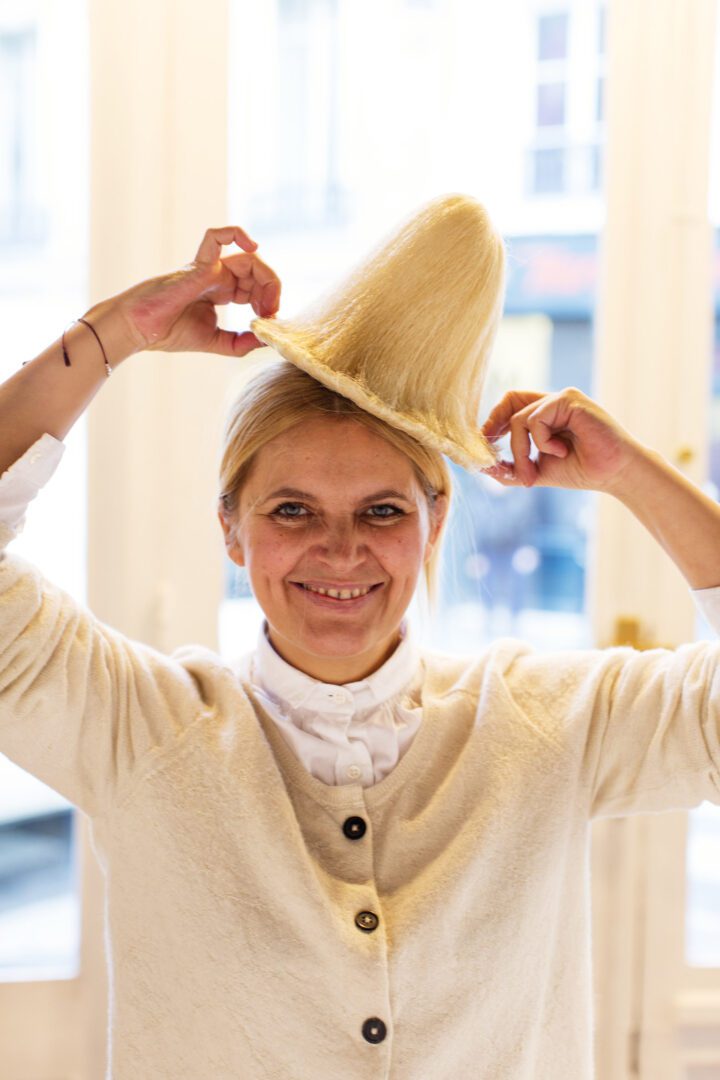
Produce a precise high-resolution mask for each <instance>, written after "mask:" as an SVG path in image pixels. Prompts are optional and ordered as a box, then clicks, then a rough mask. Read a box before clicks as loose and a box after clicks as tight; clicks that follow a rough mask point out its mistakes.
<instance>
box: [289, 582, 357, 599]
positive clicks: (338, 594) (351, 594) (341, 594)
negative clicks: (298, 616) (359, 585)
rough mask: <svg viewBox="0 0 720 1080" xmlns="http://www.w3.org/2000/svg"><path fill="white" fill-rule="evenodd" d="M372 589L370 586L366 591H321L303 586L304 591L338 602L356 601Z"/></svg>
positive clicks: (311, 586)
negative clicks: (357, 597) (356, 598)
mask: <svg viewBox="0 0 720 1080" xmlns="http://www.w3.org/2000/svg"><path fill="white" fill-rule="evenodd" d="M371 588H372V586H371V585H368V587H367V588H366V589H320V588H318V587H316V586H315V585H303V589H308V590H309V591H310V592H315V593H320V595H321V596H332V597H334V598H335V599H336V600H354V599H355V597H356V596H366V595H367V594H368V593H369V592H370V589H371Z"/></svg>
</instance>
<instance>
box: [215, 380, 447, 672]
mask: <svg viewBox="0 0 720 1080" xmlns="http://www.w3.org/2000/svg"><path fill="white" fill-rule="evenodd" d="M330 464H332V467H331V468H329V465H330ZM283 481H284V482H285V483H284V484H283ZM288 482H289V483H288ZM278 483H280V484H283V486H278ZM220 484H221V492H222V494H221V496H220V500H219V508H218V516H219V519H220V522H221V525H222V527H223V532H224V534H225V542H226V547H227V552H228V555H229V557H230V558H231V559H232V560H233V562H235V563H236V564H237V565H238V566H245V567H246V570H247V572H248V575H249V579H250V582H251V585H252V589H253V593H254V595H255V597H256V599H257V600H258V602H259V604H260V605H261V607H262V608H263V611H264V613H265V615H266V618H267V623H268V637H269V639H270V641H271V643H272V644H273V646H274V647H275V649H276V651H277V652H278V653H279V654H280V655H281V656H282V657H283V658H284V659H285V660H287V661H288V662H289V663H291V664H292V665H293V666H294V667H297V668H298V669H300V670H301V671H303V672H305V673H306V674H308V675H311V676H312V677H314V678H317V679H322V680H323V681H325V682H328V683H345V682H350V681H354V680H357V679H361V678H365V677H366V676H367V675H368V674H370V673H371V672H372V671H375V670H376V669H377V668H378V667H380V666H381V665H382V664H383V663H384V661H385V660H386V659H387V658H388V657H389V656H390V655H391V654H392V652H393V651H394V649H395V648H396V646H397V644H398V641H399V634H400V623H401V621H402V618H403V615H404V614H405V611H406V609H407V607H408V605H409V604H410V601H411V599H412V596H413V594H414V592H415V587H416V584H417V581H418V577H419V575H420V573H421V571H422V572H423V573H424V576H425V582H426V587H427V591H428V596H429V599H430V602H431V605H432V604H434V603H435V602H436V600H437V566H438V559H439V555H440V547H441V542H442V536H443V531H444V527H445V524H446V522H447V514H448V508H449V502H450V498H451V491H452V482H451V479H450V474H449V470H448V468H447V465H446V463H445V461H444V459H443V456H442V454H440V453H439V452H437V451H435V450H432V449H431V448H428V447H425V446H423V445H422V444H421V443H419V442H418V441H417V440H416V439H414V438H413V436H412V435H410V434H408V433H406V432H404V431H401V430H400V429H398V428H394V427H391V426H390V425H389V424H387V423H386V422H385V421H384V420H382V419H380V418H378V417H376V416H374V415H373V414H372V413H369V412H366V411H365V410H364V409H361V408H360V407H359V406H358V405H356V404H355V403H354V402H352V401H350V400H349V399H348V398H346V397H343V396H342V395H340V394H338V393H336V392H335V391H333V390H330V389H329V388H328V387H326V386H324V385H323V384H322V383H319V382H318V381H317V380H316V379H313V378H312V377H311V376H310V375H308V374H307V373H306V372H304V371H301V370H300V369H299V368H297V367H295V365H293V364H291V363H288V362H287V361H285V360H279V361H277V362H275V363H272V364H270V365H268V366H267V367H266V368H264V369H263V370H262V371H261V372H260V373H259V374H257V375H256V376H255V377H254V378H253V379H252V380H251V381H250V382H249V383H248V384H247V385H246V387H245V389H244V391H243V393H242V395H241V396H240V397H239V398H238V399H237V401H236V402H235V403H234V405H233V406H232V408H231V410H230V414H229V417H228V421H227V424H226V429H225V435H224V448H223V453H222V459H221V464H220ZM290 498H291V499H292V500H293V501H292V502H288V501H284V502H278V500H279V499H285V500H287V499H290ZM388 499H393V500H394V502H387V501H384V500H388ZM332 593H334V594H335V595H332Z"/></svg>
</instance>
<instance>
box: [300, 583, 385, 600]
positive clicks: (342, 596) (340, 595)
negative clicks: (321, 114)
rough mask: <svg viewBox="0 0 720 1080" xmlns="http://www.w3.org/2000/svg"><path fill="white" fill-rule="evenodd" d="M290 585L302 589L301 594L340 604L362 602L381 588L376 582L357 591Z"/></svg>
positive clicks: (380, 584)
mask: <svg viewBox="0 0 720 1080" xmlns="http://www.w3.org/2000/svg"><path fill="white" fill-rule="evenodd" d="M291 584H292V585H294V586H295V588H296V589H302V590H303V592H308V593H311V594H313V595H314V596H321V597H322V598H323V599H324V600H334V601H336V602H337V603H340V604H343V603H345V604H347V603H349V602H351V601H352V600H362V599H363V598H364V597H366V596H369V595H370V593H371V592H374V591H375V590H377V589H379V588H380V587H381V586H382V584H383V583H382V582H381V581H380V582H378V583H377V584H376V585H367V586H365V587H364V588H357V589H321V588H320V587H319V586H316V585H307V584H305V583H304V582H302V581H293V582H291Z"/></svg>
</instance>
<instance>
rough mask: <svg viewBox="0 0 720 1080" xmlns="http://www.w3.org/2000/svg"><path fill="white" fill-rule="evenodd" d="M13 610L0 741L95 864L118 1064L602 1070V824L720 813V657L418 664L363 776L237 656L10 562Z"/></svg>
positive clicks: (282, 1071)
mask: <svg viewBox="0 0 720 1080" xmlns="http://www.w3.org/2000/svg"><path fill="white" fill-rule="evenodd" d="M13 534H14V533H13V529H12V528H11V527H10V526H8V525H0V547H4V546H5V545H6V544H7V542H8V541H9V539H11V538H12V535H13ZM0 597H1V600H0V603H1V604H2V606H1V608H0V611H1V612H2V617H1V618H0V751H2V752H4V753H6V754H7V755H8V757H10V758H11V759H12V760H14V761H16V762H17V763H18V764H19V765H21V766H22V767H23V768H25V769H27V770H28V771H29V772H31V773H33V774H34V775H36V776H38V777H39V778H40V779H42V780H43V781H45V782H46V783H47V784H49V785H50V786H51V787H53V788H55V789H56V790H58V791H59V792H61V793H62V794H63V795H65V796H66V797H67V798H68V799H70V800H71V801H72V802H74V803H75V804H76V805H77V806H78V807H80V809H81V810H83V811H84V812H85V813H86V814H87V815H88V816H89V818H90V820H91V828H92V836H93V845H94V847H95V850H96V852H97V854H98V858H99V860H100V863H101V866H102V867H103V870H104V872H105V875H106V881H107V920H108V923H107V926H108V936H107V940H108V949H109V953H108V960H109V965H110V974H111V1017H110V1039H111V1066H110V1068H109V1071H108V1076H112V1078H113V1080H138V1078H142V1080H145V1078H147V1080H198V1078H199V1077H208V1078H212V1080H239V1078H242V1080H319V1078H323V1080H325V1078H328V1080H330V1078H332V1080H335V1078H336V1077H338V1078H339V1077H342V1078H343V1080H356V1078H357V1080H366V1078H367V1080H369V1078H371V1077H384V1078H386V1080H420V1078H422V1080H425V1078H427V1080H451V1078H452V1080H588V1078H590V1077H591V1076H592V1060H593V1046H592V1012H591V1004H592V992H591V966H590V940H591V938H590V906H589V899H590V882H589V859H588V855H589V851H588V841H589V822H590V821H591V819H592V818H594V817H599V816H620V815H623V814H630V813H637V812H641V811H651V812H653V811H660V810H672V809H680V808H689V807H692V806H696V805H698V804H699V803H700V802H701V801H703V800H705V799H708V800H710V801H712V802H715V803H718V804H720V707H719V702H720V696H719V693H720V675H719V674H718V659H719V658H720V646H719V645H718V644H716V643H707V642H701V643H695V644H688V645H684V646H681V647H680V648H678V649H677V650H675V651H672V652H668V651H663V650H654V651H651V652H644V653H635V652H633V651H632V650H630V649H607V650H587V651H581V652H574V651H568V652H562V653H554V654H536V653H535V652H533V651H532V649H530V648H529V647H528V646H526V645H524V644H522V643H521V642H519V641H515V640H510V639H504V640H501V641H498V642H496V643H494V644H493V645H492V646H491V647H490V648H488V649H486V650H482V651H480V652H478V653H477V654H476V655H468V656H464V657H456V656H449V655H445V654H442V653H438V652H432V653H431V652H428V651H427V650H424V649H422V650H421V663H420V666H419V669H418V678H417V685H416V687H414V688H413V689H412V694H413V695H414V697H413V700H412V701H411V702H409V705H410V706H411V707H417V708H420V709H422V718H423V719H422V724H421V725H420V727H419V729H418V732H417V735H416V736H415V738H414V740H413V741H412V743H411V745H410V746H409V748H408V750H407V752H406V753H405V754H404V756H403V757H402V758H401V760H400V761H399V762H398V764H397V765H396V766H395V768H394V769H393V770H392V771H391V772H390V773H389V774H388V775H387V776H385V778H384V779H383V780H381V781H380V782H378V783H375V784H374V785H372V786H369V787H366V788H364V787H363V786H362V785H361V784H358V783H350V784H344V785H340V786H334V785H328V784H326V783H323V782H322V781H320V780H318V779H317V778H316V777H314V776H313V775H311V774H310V773H309V772H308V771H307V769H306V768H305V767H304V766H303V764H302V763H301V762H300V761H299V760H298V758H297V757H296V755H295V753H294V752H293V750H292V749H291V748H290V746H289V745H288V743H287V742H286V740H285V738H284V737H283V735H282V733H281V732H280V730H279V728H278V726H277V724H276V723H274V722H273V721H272V720H271V719H270V718H269V716H268V715H267V714H266V713H265V711H264V709H263V708H262V706H261V705H260V703H259V700H258V698H257V696H255V695H254V693H253V691H252V688H251V686H250V682H249V671H250V666H251V663H252V656H251V654H249V655H247V656H245V657H243V658H242V659H241V660H240V661H238V663H237V664H236V665H234V666H231V665H228V664H226V663H224V662H223V661H222V660H221V659H220V657H218V656H217V655H216V654H215V653H213V652H212V651H211V650H209V649H206V648H203V647H201V646H198V645H188V646H185V647H183V648H181V649H178V650H176V651H175V652H174V653H173V654H172V655H170V656H168V655H163V654H161V653H159V652H157V651H156V650H154V649H152V648H150V647H149V646H147V645H144V644H142V643H140V642H136V641H131V640H129V639H128V638H126V637H124V636H123V635H122V634H120V633H119V632H118V631H116V630H113V629H112V628H110V627H108V626H106V625H104V624H103V623H101V622H100V621H99V620H97V619H96V618H95V617H94V616H93V615H92V613H91V612H89V611H88V610H87V609H86V608H84V607H83V606H82V605H80V604H79V603H78V602H77V601H75V600H74V599H73V598H72V597H70V596H69V595H68V594H67V593H65V592H63V591H62V590H60V589H59V588H57V587H56V586H54V585H53V584H52V583H50V582H48V581H47V580H45V579H44V578H43V576H42V574H41V573H40V571H39V570H38V569H37V568H36V567H34V566H33V565H32V564H30V563H29V562H27V561H26V560H24V559H22V558H21V557H19V556H16V555H12V554H10V553H5V555H4V557H3V558H2V559H0Z"/></svg>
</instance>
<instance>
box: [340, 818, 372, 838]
mask: <svg viewBox="0 0 720 1080" xmlns="http://www.w3.org/2000/svg"><path fill="white" fill-rule="evenodd" d="M366 829H367V825H366V824H365V822H364V821H363V819H362V818H361V817H349V818H348V819H347V821H346V822H345V823H344V825H343V832H344V833H345V835H346V836H347V838H348V840H362V838H363V836H364V835H365V831H366Z"/></svg>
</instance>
